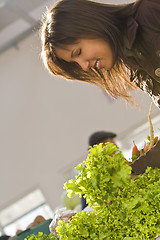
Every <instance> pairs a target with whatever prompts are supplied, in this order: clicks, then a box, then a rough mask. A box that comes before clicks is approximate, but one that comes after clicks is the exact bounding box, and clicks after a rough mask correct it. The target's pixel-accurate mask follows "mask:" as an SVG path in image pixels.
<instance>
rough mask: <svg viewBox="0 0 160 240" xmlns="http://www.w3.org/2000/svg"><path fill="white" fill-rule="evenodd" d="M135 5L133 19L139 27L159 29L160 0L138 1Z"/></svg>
mask: <svg viewBox="0 0 160 240" xmlns="http://www.w3.org/2000/svg"><path fill="white" fill-rule="evenodd" d="M136 4H137V9H136V14H135V19H136V20H137V21H138V22H139V23H140V24H141V25H147V26H148V27H150V26H157V27H160V0H138V1H136ZM159 30H160V29H159Z"/></svg>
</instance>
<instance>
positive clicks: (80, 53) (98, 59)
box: [55, 38, 113, 71]
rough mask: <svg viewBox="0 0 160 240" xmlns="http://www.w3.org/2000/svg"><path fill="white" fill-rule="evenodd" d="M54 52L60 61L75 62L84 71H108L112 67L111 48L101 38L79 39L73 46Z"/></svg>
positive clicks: (57, 49)
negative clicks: (92, 69) (91, 69)
mask: <svg viewBox="0 0 160 240" xmlns="http://www.w3.org/2000/svg"><path fill="white" fill-rule="evenodd" d="M55 52H56V55H57V57H58V58H60V59H63V60H65V61H67V62H77V63H78V64H79V65H80V66H81V68H82V69H83V70H84V71H88V70H89V69H90V68H98V69H102V68H105V69H106V70H109V69H111V68H112V67H113V53H112V50H111V47H110V45H109V44H108V43H107V42H106V41H104V40H103V39H101V38H97V39H80V40H78V41H77V42H76V43H75V44H71V45H67V46H65V47H64V48H56V50H55Z"/></svg>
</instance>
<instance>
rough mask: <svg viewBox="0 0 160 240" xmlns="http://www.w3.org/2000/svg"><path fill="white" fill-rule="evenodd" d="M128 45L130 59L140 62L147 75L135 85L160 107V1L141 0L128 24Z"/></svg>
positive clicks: (126, 43)
mask: <svg viewBox="0 0 160 240" xmlns="http://www.w3.org/2000/svg"><path fill="white" fill-rule="evenodd" d="M125 46H126V54H127V56H128V58H134V59H136V62H137V63H138V65H139V66H140V69H139V72H141V70H142V71H143V72H145V73H146V75H144V74H143V76H141V75H140V76H139V78H138V80H136V81H135V83H136V84H137V86H138V87H139V88H140V89H142V90H143V91H145V92H147V93H148V94H149V95H150V96H151V97H152V99H153V101H154V103H155V104H156V105H157V106H158V107H159V108H160V0H139V5H138V8H137V10H136V13H135V14H134V16H132V17H131V18H130V19H129V20H128V22H127V29H126V38H125Z"/></svg>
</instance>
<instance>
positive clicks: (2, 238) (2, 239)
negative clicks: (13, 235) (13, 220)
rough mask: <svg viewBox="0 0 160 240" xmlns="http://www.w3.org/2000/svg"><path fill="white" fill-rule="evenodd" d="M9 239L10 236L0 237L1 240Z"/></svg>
mask: <svg viewBox="0 0 160 240" xmlns="http://www.w3.org/2000/svg"><path fill="white" fill-rule="evenodd" d="M9 238H10V236H8V235H2V236H0V240H8V239H9Z"/></svg>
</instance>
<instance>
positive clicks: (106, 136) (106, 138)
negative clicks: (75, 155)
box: [82, 131, 117, 210]
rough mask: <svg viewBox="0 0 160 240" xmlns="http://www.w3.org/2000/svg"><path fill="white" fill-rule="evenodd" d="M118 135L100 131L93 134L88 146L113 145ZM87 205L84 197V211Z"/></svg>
mask: <svg viewBox="0 0 160 240" xmlns="http://www.w3.org/2000/svg"><path fill="white" fill-rule="evenodd" d="M116 136H117V135H116V134H115V133H112V132H105V131H99V132H95V133H93V134H91V135H90V137H89V139H88V145H89V146H91V147H93V146H94V145H96V144H99V143H106V142H111V143H114V144H116V143H115V141H114V138H115V137H116ZM87 206H88V205H87V203H86V199H85V198H83V196H82V210H83V209H84V208H85V207H87Z"/></svg>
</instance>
